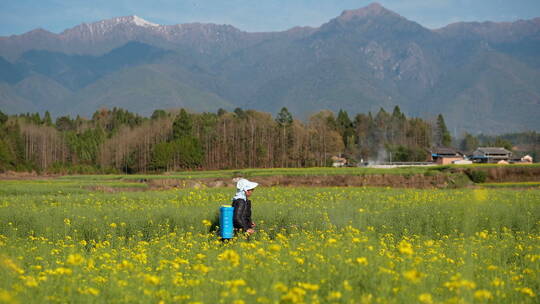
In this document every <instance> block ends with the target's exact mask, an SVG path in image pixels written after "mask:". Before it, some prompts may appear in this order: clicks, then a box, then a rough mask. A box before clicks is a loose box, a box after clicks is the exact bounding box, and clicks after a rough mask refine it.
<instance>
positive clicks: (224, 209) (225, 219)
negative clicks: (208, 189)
mask: <svg viewBox="0 0 540 304" xmlns="http://www.w3.org/2000/svg"><path fill="white" fill-rule="evenodd" d="M233 214H234V207H233V206H231V205H222V206H221V207H220V208H219V230H220V231H219V234H220V236H221V238H222V239H224V240H226V239H232V238H233V237H234V232H233Z"/></svg>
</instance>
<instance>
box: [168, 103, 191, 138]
mask: <svg viewBox="0 0 540 304" xmlns="http://www.w3.org/2000/svg"><path fill="white" fill-rule="evenodd" d="M192 131H193V120H192V118H191V115H189V114H188V112H186V110H184V109H181V110H180V113H179V114H178V116H176V119H175V120H174V122H173V131H172V135H173V138H174V139H179V138H182V137H185V136H192V134H191V133H192Z"/></svg>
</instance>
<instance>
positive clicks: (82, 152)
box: [0, 107, 447, 173]
mask: <svg viewBox="0 0 540 304" xmlns="http://www.w3.org/2000/svg"><path fill="white" fill-rule="evenodd" d="M1 117H2V119H1V124H0V169H1V170H4V171H5V170H26V171H29V170H36V171H39V172H53V173H55V172H56V173H75V172H81V173H85V172H89V173H90V172H126V173H134V172H161V171H167V170H181V169H195V168H200V169H225V168H247V167H250V168H268V167H310V166H327V165H329V164H330V161H331V157H332V156H336V155H344V156H346V157H348V158H349V159H350V160H351V161H353V162H355V161H361V160H364V161H367V160H368V159H371V160H376V159H380V160H384V159H385V154H384V153H383V152H384V151H388V152H393V153H394V160H403V161H406V160H418V161H420V160H425V158H426V155H427V150H426V149H427V148H429V147H430V146H431V145H432V144H442V142H441V140H444V138H443V137H441V136H440V135H438V134H440V132H439V131H440V128H439V127H438V126H439V125H440V124H436V125H435V126H432V125H431V124H430V123H429V122H427V121H424V120H422V119H419V118H407V117H406V116H405V115H404V114H403V113H402V112H401V111H400V109H399V107H395V108H394V110H393V112H392V113H389V112H386V111H385V110H384V109H382V108H381V109H380V110H379V112H378V113H376V114H375V115H372V114H371V113H368V114H363V113H361V114H357V115H355V116H354V117H352V118H350V117H349V114H348V113H347V112H346V111H339V113H338V114H337V115H335V114H334V113H332V112H330V111H321V112H319V113H316V114H314V115H312V116H311V117H310V118H309V119H308V120H307V121H305V122H303V121H300V120H297V119H294V118H293V116H292V115H291V113H289V111H288V110H287V109H286V108H283V109H282V110H281V111H280V112H279V113H278V115H276V117H272V115H271V114H269V113H264V112H259V111H254V110H242V109H240V108H237V109H235V110H234V111H233V112H227V111H225V110H222V109H220V110H219V111H218V113H216V114H214V113H208V112H205V113H188V112H187V111H185V110H184V109H181V110H180V111H169V112H166V111H163V110H156V111H154V113H153V114H152V116H151V117H142V116H139V115H137V114H134V113H131V112H128V111H126V110H123V109H117V108H114V109H113V110H107V109H103V110H100V111H97V112H95V113H94V115H93V116H92V118H91V119H89V120H87V119H83V118H81V117H76V118H75V119H73V118H71V117H69V116H62V117H58V118H57V119H56V121H54V122H53V121H52V119H51V116H50V115H49V113H48V112H47V113H46V114H45V115H44V116H43V117H40V115H39V114H37V113H36V114H24V115H14V116H7V115H5V114H2V115H1ZM440 118H441V119H442V116H440ZM442 123H443V126H444V120H443V121H442ZM437 130H439V131H437ZM444 130H446V127H445V126H444ZM444 130H443V131H444ZM444 132H447V130H446V131H444Z"/></svg>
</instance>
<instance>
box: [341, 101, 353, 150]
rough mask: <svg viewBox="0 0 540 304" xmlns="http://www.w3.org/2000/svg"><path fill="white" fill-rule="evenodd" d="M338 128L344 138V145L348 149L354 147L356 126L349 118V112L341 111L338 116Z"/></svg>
mask: <svg viewBox="0 0 540 304" xmlns="http://www.w3.org/2000/svg"><path fill="white" fill-rule="evenodd" d="M336 124H337V128H338V132H339V133H340V135H341V137H342V138H343V145H344V146H345V148H346V149H351V148H352V147H354V144H355V140H354V124H353V122H352V121H351V119H350V118H349V114H348V113H347V111H344V110H339V112H338V116H337V121H336Z"/></svg>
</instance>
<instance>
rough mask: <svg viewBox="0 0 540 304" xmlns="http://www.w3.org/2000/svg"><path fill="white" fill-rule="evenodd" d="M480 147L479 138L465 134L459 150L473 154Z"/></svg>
mask: <svg viewBox="0 0 540 304" xmlns="http://www.w3.org/2000/svg"><path fill="white" fill-rule="evenodd" d="M478 147H479V142H478V138H476V137H474V136H473V135H471V134H469V133H465V136H464V137H463V139H462V140H461V144H460V145H459V148H460V149H461V150H462V151H464V152H468V153H471V152H472V151H474V150H476V148H478Z"/></svg>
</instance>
